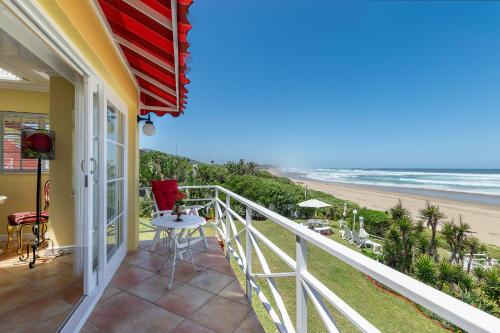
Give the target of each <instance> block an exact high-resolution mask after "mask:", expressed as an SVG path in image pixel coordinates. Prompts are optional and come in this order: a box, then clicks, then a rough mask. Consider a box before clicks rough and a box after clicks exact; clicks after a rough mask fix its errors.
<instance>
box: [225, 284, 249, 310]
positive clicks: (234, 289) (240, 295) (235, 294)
mask: <svg viewBox="0 0 500 333" xmlns="http://www.w3.org/2000/svg"><path fill="white" fill-rule="evenodd" d="M219 296H221V297H224V298H226V299H228V300H231V301H233V302H237V303H240V304H243V305H247V304H248V302H247V296H246V295H245V292H244V291H243V289H242V287H241V286H240V282H239V281H238V280H236V279H235V280H234V281H233V282H231V283H230V284H229V285H228V286H226V287H225V288H224V289H222V291H221V292H220V293H219Z"/></svg>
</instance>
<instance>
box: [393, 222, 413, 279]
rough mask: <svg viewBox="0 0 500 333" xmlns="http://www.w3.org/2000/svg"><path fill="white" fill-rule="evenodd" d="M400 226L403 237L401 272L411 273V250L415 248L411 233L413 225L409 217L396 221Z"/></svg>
mask: <svg viewBox="0 0 500 333" xmlns="http://www.w3.org/2000/svg"><path fill="white" fill-rule="evenodd" d="M394 222H395V224H396V225H397V226H398V229H399V232H400V235H401V245H402V250H403V253H402V258H401V259H402V260H401V269H400V271H401V272H405V273H406V272H409V271H410V267H411V257H412V253H411V249H412V247H413V242H412V239H411V231H412V229H413V223H412V221H411V219H410V218H409V217H408V216H404V217H403V218H400V219H397V220H395V221H394Z"/></svg>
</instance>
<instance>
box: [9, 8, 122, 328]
mask: <svg viewBox="0 0 500 333" xmlns="http://www.w3.org/2000/svg"><path fill="white" fill-rule="evenodd" d="M3 5H5V6H6V7H7V8H8V9H10V10H11V11H12V12H14V14H15V15H16V16H17V17H18V18H19V19H20V20H21V21H22V22H23V23H24V24H25V25H26V26H28V27H29V28H30V29H31V30H32V31H33V32H34V33H35V34H36V35H37V36H38V37H39V38H41V39H42V40H43V41H44V42H45V43H46V44H47V45H48V47H50V48H51V49H52V50H53V51H54V52H55V53H57V54H58V55H59V56H60V57H61V59H63V60H64V62H65V63H66V64H67V65H69V66H70V67H72V69H73V70H74V71H75V72H76V73H78V74H79V75H80V76H81V78H82V79H76V80H75V90H76V102H75V120H76V126H75V130H76V131H77V133H76V134H77V136H76V140H77V141H78V142H85V140H86V139H87V138H88V133H87V136H84V133H85V125H86V124H88V121H89V118H88V117H89V107H92V104H89V103H88V102H89V96H88V93H86V92H85V86H86V84H85V82H84V80H85V81H87V80H89V79H91V80H97V81H99V82H101V83H102V82H103V81H102V80H101V79H100V77H99V75H98V74H97V72H96V71H95V70H94V69H93V68H92V67H91V66H90V65H89V64H88V63H87V62H86V60H85V58H84V57H83V56H81V54H80V53H79V52H78V51H77V50H78V49H77V48H76V47H75V46H74V45H73V44H72V43H71V41H70V40H68V39H67V38H66V37H65V36H64V34H62V33H61V32H60V31H59V30H58V29H57V25H56V24H55V22H54V21H53V20H52V19H51V18H50V17H48V16H47V15H46V14H45V12H44V10H43V9H42V8H41V7H40V5H39V4H38V3H37V2H36V1H25V0H3ZM87 83H88V81H87ZM103 86H105V85H103ZM106 95H108V96H114V97H112V99H117V97H116V95H115V94H114V93H112V92H111V91H109V90H108V91H106V93H104V94H100V96H103V97H104V96H106ZM117 100H118V101H119V99H117ZM121 103H123V102H122V101H119V102H117V104H120V108H121V105H122V104H121ZM115 105H116V104H115ZM121 109H122V110H124V111H125V112H127V108H121ZM126 116H127V114H126V113H125V115H124V119H127V117H126ZM125 123H126V120H125ZM127 132H128V130H127V127H125V128H124V135H125V137H124V140H127V135H128V133H127ZM124 142H125V143H127V142H128V141H124ZM87 144H88V143H87ZM85 156H88V154H87V155H86V152H85V151H84V150H83V149H78V151H77V160H78V161H83V163H82V165H83V167H84V170H89V167H90V168H91V167H92V166H91V162H90V161H89V160H88V158H85V159H84V157H85ZM103 157H104V156H103ZM127 157H128V156H127V155H126V151H125V152H124V177H125V181H124V193H127V187H126V184H127V180H128V173H127V161H128V158H127ZM100 158H101V157H100ZM103 161H104V160H102V159H101V162H103ZM102 164H103V163H101V165H102ZM75 168H76V169H75V172H76V180H77V185H76V186H75V190H76V193H75V195H76V199H75V204H76V207H75V212H76V214H77V216H76V218H77V219H76V221H77V225H78V224H80V225H81V226H82V227H81V229H82V231H83V233H82V234H83V242H84V244H85V245H86V249H85V251H84V253H85V254H84V260H85V269H84V271H86V272H87V273H86V274H84V288H87V290H86V291H88V294H87V295H85V296H84V297H82V299H81V300H80V302H79V303H78V305H77V306H75V308H74V309H73V312H72V313H71V315H70V316H69V318H68V319H67V320H66V322H65V323H64V324H63V327H62V328H61V329H60V331H59V332H61V333H75V332H79V331H80V329H81V328H82V326H83V324H84V323H85V321H86V320H87V318H88V316H89V315H90V313H91V312H92V309H93V308H94V306H95V304H96V303H97V301H98V300H99V298H100V297H101V295H102V294H103V292H104V290H105V288H106V287H107V285H108V283H109V281H110V279H111V277H112V274H111V273H112V272H114V270H116V269H117V268H118V266H119V264H120V263H121V261H122V260H123V257H124V256H125V254H126V250H127V229H128V228H127V223H128V221H127V219H126V216H125V218H124V225H123V230H124V234H123V237H124V238H123V243H122V246H120V248H119V249H117V253H116V255H115V258H114V259H113V260H112V262H110V265H109V266H108V268H107V269H106V267H105V268H104V270H103V272H106V271H107V273H105V274H100V275H99V276H100V278H99V281H97V284H95V283H93V282H92V280H91V279H92V278H91V273H92V270H90V271H88V269H89V262H90V267H92V258H91V250H89V249H88V246H90V245H91V244H92V239H91V236H92V234H91V233H90V234H89V228H88V225H85V223H82V219H83V221H85V222H87V221H89V219H88V214H89V210H88V205H87V204H88V201H87V202H86V199H87V200H88V198H89V196H88V194H87V193H86V191H88V190H89V188H90V187H88V186H87V187H86V190H85V186H84V184H85V174H84V172H81V170H80V163H77V165H75ZM101 175H102V173H101ZM90 198H91V197H90ZM126 200H127V197H126V194H125V202H124V204H125V205H126V204H127V201H126ZM126 212H127V210H126ZM103 216H105V215H103ZM84 226H85V227H84ZM100 234H101V235H103V233H101V232H100ZM100 244H103V242H100ZM104 251H105V250H104ZM102 254H103V251H101V253H100V256H102ZM89 256H90V257H89ZM104 260H106V257H104ZM102 261H103V260H100V262H102ZM92 288H93V289H92Z"/></svg>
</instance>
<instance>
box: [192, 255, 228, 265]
mask: <svg viewBox="0 0 500 333" xmlns="http://www.w3.org/2000/svg"><path fill="white" fill-rule="evenodd" d="M223 262H226V263H227V260H226V259H225V258H224V256H222V255H220V254H213V253H206V252H202V253H200V254H198V255H197V256H196V257H194V263H195V264H196V265H198V266H202V267H206V268H210V267H212V266H215V265H217V264H220V263H223Z"/></svg>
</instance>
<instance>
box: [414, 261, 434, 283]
mask: <svg viewBox="0 0 500 333" xmlns="http://www.w3.org/2000/svg"><path fill="white" fill-rule="evenodd" d="M414 273H415V276H416V278H417V279H419V280H420V281H422V282H423V283H425V284H428V285H430V286H434V285H435V284H436V282H437V274H438V271H437V268H436V264H435V263H434V259H432V258H431V257H429V256H428V255H427V254H421V255H419V256H418V257H417V258H416V259H415V262H414Z"/></svg>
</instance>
